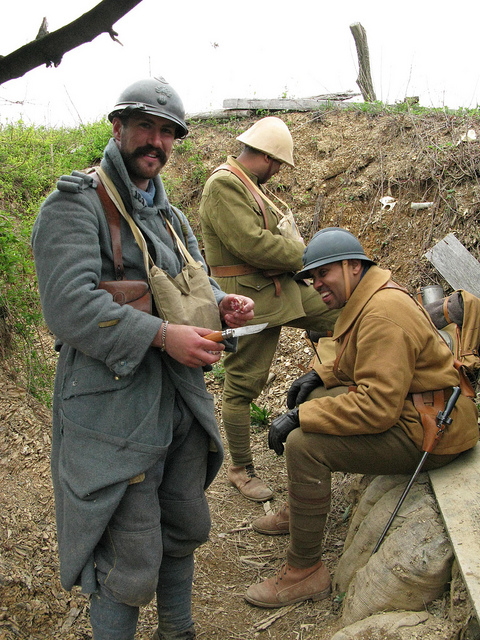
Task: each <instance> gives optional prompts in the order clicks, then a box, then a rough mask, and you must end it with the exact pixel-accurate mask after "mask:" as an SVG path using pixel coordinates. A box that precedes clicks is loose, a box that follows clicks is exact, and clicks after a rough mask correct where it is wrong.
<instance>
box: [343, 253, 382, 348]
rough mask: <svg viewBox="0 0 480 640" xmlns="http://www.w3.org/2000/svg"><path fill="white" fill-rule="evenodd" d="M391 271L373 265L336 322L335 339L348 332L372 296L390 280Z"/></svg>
mask: <svg viewBox="0 0 480 640" xmlns="http://www.w3.org/2000/svg"><path fill="white" fill-rule="evenodd" d="M390 276H391V272H390V271H388V269H381V268H380V267H377V266H375V265H372V266H371V267H370V269H368V271H367V272H366V273H365V275H364V276H363V278H362V279H361V280H360V282H359V283H358V285H357V287H356V288H355V290H354V292H353V293H352V295H351V297H350V299H349V300H348V301H347V303H346V305H345V306H344V307H343V309H342V311H341V312H340V315H339V316H338V318H337V321H336V323H335V328H334V332H333V339H334V340H338V338H340V337H341V336H342V335H343V334H344V333H346V332H347V331H348V330H349V329H350V327H351V326H352V324H353V323H354V322H355V320H356V319H357V318H358V316H359V315H360V313H361V312H362V310H363V308H364V307H365V305H366V304H367V302H368V301H369V300H370V299H371V297H372V296H373V295H374V294H375V293H376V292H377V291H378V290H379V289H380V288H381V287H383V285H385V284H386V283H387V282H388V281H389V280H390Z"/></svg>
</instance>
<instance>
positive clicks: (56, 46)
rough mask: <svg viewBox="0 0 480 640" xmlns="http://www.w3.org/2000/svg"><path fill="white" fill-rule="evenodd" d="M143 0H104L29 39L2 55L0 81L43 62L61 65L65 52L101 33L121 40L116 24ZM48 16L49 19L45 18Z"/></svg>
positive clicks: (29, 69)
mask: <svg viewBox="0 0 480 640" xmlns="http://www.w3.org/2000/svg"><path fill="white" fill-rule="evenodd" d="M141 1H142V0H102V2H100V3H99V4H98V5H97V6H96V7H94V8H93V9H91V10H90V11H88V12H87V13H84V14H83V15H82V16H80V18H77V19H76V20H74V21H73V22H70V24H67V25H65V26H64V27H61V28H60V29H57V31H54V32H53V33H47V34H46V35H44V36H41V37H38V36H37V39H35V40H33V41H32V42H29V43H28V44H26V45H24V46H23V47H20V49H17V50H16V51H13V52H12V53H9V54H8V55H6V56H4V57H1V56H0V85H1V84H3V83H4V82H7V81H8V80H13V79H14V78H20V77H21V76H23V75H24V74H25V73H27V71H31V70H32V69H35V68H36V67H39V66H40V65H42V64H45V65H47V67H50V66H51V65H52V64H53V65H54V66H55V67H58V65H59V64H60V62H61V61H62V57H63V54H64V53H66V52H67V51H71V50H72V49H75V48H76V47H78V46H80V45H81V44H85V43H86V42H91V41H92V40H93V39H94V38H96V37H97V36H99V35H100V34H101V33H108V34H109V35H110V37H111V38H112V39H113V40H115V41H116V42H118V40H117V39H116V36H117V35H118V34H117V33H116V32H115V31H114V30H113V28H112V25H113V24H115V22H117V20H119V19H120V18H122V17H123V16H124V15H125V14H126V13H128V12H129V11H130V10H131V9H133V7H135V6H136V5H137V4H140V2H141ZM44 20H45V19H44Z"/></svg>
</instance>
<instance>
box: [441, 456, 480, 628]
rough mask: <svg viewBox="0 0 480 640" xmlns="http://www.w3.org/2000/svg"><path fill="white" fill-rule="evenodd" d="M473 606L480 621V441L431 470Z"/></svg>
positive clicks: (443, 515) (445, 521) (446, 525)
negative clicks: (452, 459)
mask: <svg viewBox="0 0 480 640" xmlns="http://www.w3.org/2000/svg"><path fill="white" fill-rule="evenodd" d="M429 476H430V480H431V483H432V487H433V491H434V493H435V497H436V499H437V502H438V505H439V507H440V512H441V514H442V518H443V521H444V523H445V528H446V530H447V532H448V535H449V537H450V540H451V542H452V546H453V551H454V553H455V556H456V558H457V561H458V565H459V567H460V571H461V574H462V577H463V580H464V582H465V586H466V588H467V591H468V594H469V596H470V600H471V602H472V606H473V608H474V610H475V613H476V617H477V619H479V620H480V444H477V446H476V447H474V448H473V449H470V451H466V452H465V453H462V454H461V455H460V456H459V457H458V458H457V459H456V460H454V461H453V462H451V463H450V464H448V465H446V466H445V467H442V468H441V469H436V470H435V471H429Z"/></svg>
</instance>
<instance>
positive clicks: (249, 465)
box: [200, 117, 337, 502]
mask: <svg viewBox="0 0 480 640" xmlns="http://www.w3.org/2000/svg"><path fill="white" fill-rule="evenodd" d="M237 140H239V141H240V142H242V143H243V144H244V147H243V150H242V151H241V153H240V155H239V156H238V158H234V157H232V156H229V157H228V159H227V164H225V165H222V166H221V167H219V168H217V169H216V170H215V171H214V173H213V175H212V176H211V177H210V178H209V180H208V181H207V183H206V185H205V189H204V192H203V195H202V200H201V204H200V219H201V224H202V232H203V240H204V244H205V254H206V259H207V263H208V265H209V267H210V269H211V274H212V276H213V277H214V278H215V280H216V281H217V282H218V283H219V285H220V287H221V288H222V289H223V290H224V291H227V292H228V293H236V294H243V295H247V296H248V297H250V298H252V299H253V300H254V301H255V320H254V323H255V324H256V323H262V322H268V327H267V329H265V330H264V331H262V332H261V333H259V334H257V335H251V336H245V337H242V338H241V339H240V340H239V342H238V349H237V352H236V353H231V354H229V355H227V356H226V357H225V384H224V392H223V403H222V418H223V423H224V426H225V432H226V436H227V440H228V446H229V450H230V455H231V461H232V464H231V466H230V467H229V469H228V478H229V480H230V482H231V483H232V484H233V485H234V486H235V487H236V488H237V489H238V490H239V491H240V492H241V493H242V495H243V496H245V497H246V498H247V499H249V500H254V501H258V502H261V501H264V500H269V499H270V498H271V497H272V495H273V494H272V491H271V490H270V489H269V488H268V487H267V486H266V485H265V484H264V483H263V482H262V481H261V480H260V478H259V477H257V475H256V473H255V469H254V466H253V457H252V451H251V448H250V403H251V402H252V401H253V400H254V399H255V398H256V397H257V396H258V395H259V394H260V393H261V391H262V389H263V387H264V385H265V383H266V381H267V377H268V372H269V369H270V365H271V363H272V360H273V356H274V353H275V349H276V346H277V343H278V339H279V336H280V331H281V328H282V325H287V326H292V327H298V328H301V329H310V330H314V331H318V332H324V333H326V332H328V331H331V330H332V329H333V325H334V322H335V318H336V315H337V313H336V312H335V311H329V310H328V309H327V307H326V305H325V304H324V303H323V302H322V300H321V299H320V298H319V297H318V296H317V295H316V293H315V291H314V290H313V288H312V287H311V286H307V285H306V284H305V283H304V282H295V281H294V279H293V275H294V273H295V272H296V271H298V269H300V268H301V267H302V253H303V250H304V248H305V247H304V244H303V242H302V241H299V240H298V239H290V238H287V237H284V236H283V235H282V234H281V233H280V230H279V227H278V223H279V219H278V215H277V213H276V212H275V211H274V209H273V208H272V206H270V205H269V203H268V202H267V201H266V200H265V197H264V196H265V192H264V189H263V187H262V185H263V184H265V183H266V182H267V180H269V179H270V178H271V177H272V176H273V175H274V174H276V173H278V171H280V168H281V166H282V164H287V165H289V166H290V167H293V166H294V161H293V140H292V136H291V134H290V131H289V130H288V127H287V125H286V124H285V123H284V122H283V121H282V120H281V119H280V118H275V117H267V118H263V119H262V120H259V121H258V122H256V123H255V124H254V125H253V126H252V127H250V128H249V129H248V130H247V131H246V132H244V133H243V134H242V135H240V136H239V137H238V138H237Z"/></svg>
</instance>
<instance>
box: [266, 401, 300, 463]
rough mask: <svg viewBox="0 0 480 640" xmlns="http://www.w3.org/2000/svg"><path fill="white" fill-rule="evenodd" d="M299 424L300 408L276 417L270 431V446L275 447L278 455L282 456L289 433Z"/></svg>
mask: <svg viewBox="0 0 480 640" xmlns="http://www.w3.org/2000/svg"><path fill="white" fill-rule="evenodd" d="M299 426H300V419H299V417H298V408H295V409H293V410H292V411H289V412H288V413H284V414H283V416H278V418H275V420H273V421H272V424H271V425H270V431H269V432H268V448H269V449H273V450H274V451H275V453H276V454H277V456H281V455H282V453H283V451H284V446H283V443H284V442H285V440H286V439H287V436H288V434H289V433H290V431H293V430H294V429H297V428H298V427H299Z"/></svg>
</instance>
